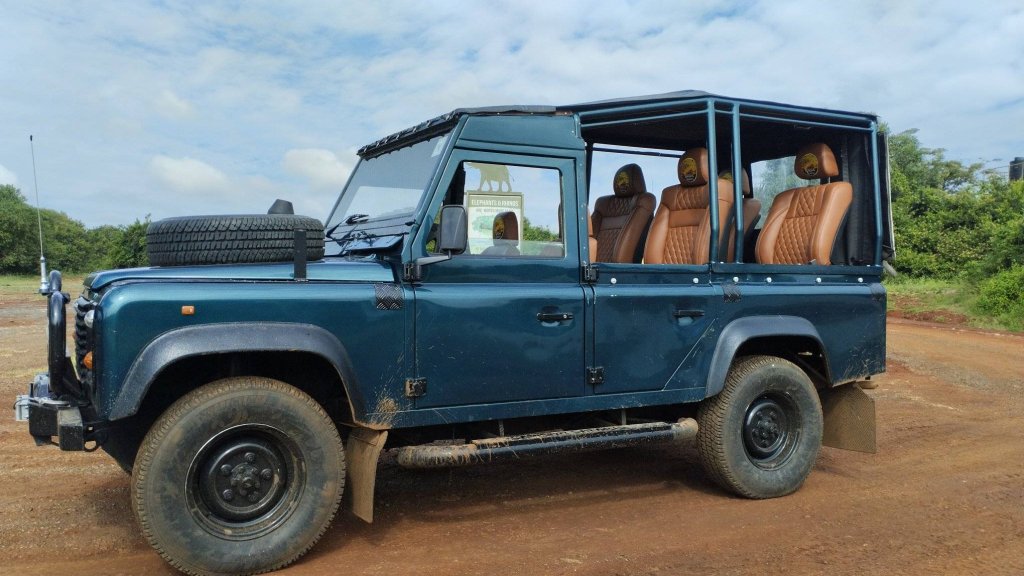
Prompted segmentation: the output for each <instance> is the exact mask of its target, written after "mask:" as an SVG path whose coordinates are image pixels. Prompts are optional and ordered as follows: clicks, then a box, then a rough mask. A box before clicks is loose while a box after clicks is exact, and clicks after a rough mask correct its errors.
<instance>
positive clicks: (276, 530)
mask: <svg viewBox="0 0 1024 576" xmlns="http://www.w3.org/2000/svg"><path fill="white" fill-rule="evenodd" d="M344 486H345V454H344V447H343V445H342V442H341V438H340V437H339V436H338V430H337V428H336V427H335V426H334V423H333V422H332V421H331V420H330V418H329V417H328V416H327V414H326V413H325V412H324V411H323V409H322V408H321V407H320V406H319V405H318V404H317V403H316V401H314V400H313V399H312V398H310V397H309V396H308V395H306V394H305V393H303V392H302V391H300V390H298V389H297V388H294V387H292V386H289V385H287V384H284V383H282V382H278V381H276V380H270V379H267V378H254V377H242V378H229V379H226V380H221V381H218V382H214V383H212V384H209V385H206V386H203V387H201V388H199V389H197V390H194V391H192V392H190V393H189V394H187V395H185V396H184V397H182V398H181V399H179V400H178V401H177V402H175V403H174V404H173V405H172V406H171V407H170V408H169V409H168V410H167V411H166V412H165V413H164V414H163V415H162V416H161V417H160V418H159V419H157V421H156V422H155V423H154V425H153V427H152V428H151V429H150V431H149V433H148V434H147V435H146V437H145V439H144V440H143V441H142V447H141V449H140V450H139V453H138V457H137V458H136V461H135V467H134V470H133V475H132V496H133V502H134V508H135V513H136V516H137V517H138V520H139V524H140V525H141V527H142V531H143V534H144V535H145V536H146V538H147V539H148V540H149V542H150V544H152V545H153V547H154V548H156V550H157V551H158V552H159V553H160V555H161V556H163V557H164V559H166V560H167V561H168V562H170V563H171V564H172V565H173V566H175V567H176V568H178V569H180V570H182V571H183V572H186V573H189V574H196V575H199V574H203V575H205V574H254V573H260V572H266V571H270V570H276V569H278V568H282V567H284V566H286V565H288V564H290V563H292V562H294V561H295V560H296V559H298V558H299V557H300V556H302V555H303V554H304V553H305V552H306V551H307V550H309V549H310V548H311V547H312V546H313V544H315V543H316V541H317V540H319V539H320V536H321V535H323V533H324V531H326V530H327V528H328V526H329V525H330V523H331V520H332V519H333V518H334V514H335V512H336V511H337V509H338V505H339V503H340V502H341V495H342V491H343V490H344Z"/></svg>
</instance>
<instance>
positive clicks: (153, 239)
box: [146, 214, 324, 266]
mask: <svg viewBox="0 0 1024 576" xmlns="http://www.w3.org/2000/svg"><path fill="white" fill-rule="evenodd" d="M296 230H305V231H306V259H307V260H319V259H321V258H323V257H324V225H323V223H322V222H320V221H319V220H317V219H316V218H311V217H309V216H296V215H294V214H246V215H230V216H181V217H177V218H165V219H163V220H158V221H156V222H153V223H152V224H150V225H149V229H147V230H146V252H147V253H148V255H149V263H150V265H151V266H184V265H189V264H241V263H253V262H287V261H291V260H293V259H294V258H295V231H296Z"/></svg>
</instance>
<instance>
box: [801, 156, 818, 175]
mask: <svg viewBox="0 0 1024 576" xmlns="http://www.w3.org/2000/svg"><path fill="white" fill-rule="evenodd" d="M798 166H800V171H801V172H803V173H804V174H806V175H807V176H808V177H809V178H814V177H815V176H817V175H818V157H817V156H815V155H814V154H811V153H810V152H808V153H807V154H804V155H803V156H801V157H800V162H799V164H798Z"/></svg>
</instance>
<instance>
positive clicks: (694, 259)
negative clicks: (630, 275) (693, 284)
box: [644, 148, 733, 264]
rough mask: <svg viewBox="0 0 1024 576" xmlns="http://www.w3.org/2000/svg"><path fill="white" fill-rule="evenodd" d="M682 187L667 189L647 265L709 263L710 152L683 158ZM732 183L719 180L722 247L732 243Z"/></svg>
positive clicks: (704, 150)
mask: <svg viewBox="0 0 1024 576" xmlns="http://www.w3.org/2000/svg"><path fill="white" fill-rule="evenodd" d="M678 173H679V184H677V185H675V186H670V187H668V188H665V190H664V191H662V193H661V203H660V204H659V205H658V212H657V213H656V214H655V215H654V223H653V224H651V231H650V233H649V234H648V236H647V246H646V247H645V248H644V262H645V263H647V264H706V263H707V262H708V250H709V246H710V244H711V211H710V210H709V209H708V205H709V202H710V195H711V189H710V188H711V187H710V186H709V185H708V150H707V148H694V149H693V150H688V151H687V152H686V154H683V156H682V158H680V159H679V165H678ZM732 204H733V188H732V182H729V181H728V180H725V179H723V178H719V179H718V230H719V240H718V242H719V244H718V245H719V246H722V242H723V241H728V226H727V225H726V224H727V222H728V220H729V213H730V212H731V211H732Z"/></svg>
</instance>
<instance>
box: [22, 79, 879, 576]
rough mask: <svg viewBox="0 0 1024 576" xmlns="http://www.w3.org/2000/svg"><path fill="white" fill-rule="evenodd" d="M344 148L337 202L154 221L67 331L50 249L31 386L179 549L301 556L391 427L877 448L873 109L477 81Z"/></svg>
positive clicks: (426, 444) (761, 463)
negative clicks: (41, 342) (563, 93)
mask: <svg viewBox="0 0 1024 576" xmlns="http://www.w3.org/2000/svg"><path fill="white" fill-rule="evenodd" d="M359 156H360V162H359V164H358V166H357V167H356V169H355V170H354V172H353V173H352V175H351V177H350V179H349V181H348V184H347V185H346V186H345V188H344V190H343V191H342V193H341V196H340V197H339V199H338V201H337V204H336V205H335V207H334V209H333V211H332V212H331V214H330V216H329V217H328V219H327V221H326V223H325V224H322V223H321V222H319V221H317V220H315V219H313V218H307V217H302V216H295V215H292V214H290V213H289V212H290V210H289V209H288V206H287V203H277V204H275V207H274V208H273V209H272V210H271V213H270V214H264V215H251V216H203V217H189V218H174V219H169V220H163V221H160V222H156V223H154V224H153V225H152V227H151V229H150V231H149V250H150V255H151V259H152V263H153V264H154V267H151V268H142V269H133V270H110V271H104V272H97V273H95V274H92V275H91V276H89V277H88V278H87V279H86V280H85V289H84V291H83V292H82V294H81V296H80V297H78V298H77V299H75V300H74V301H73V303H72V304H73V305H72V312H71V314H72V319H71V320H70V322H74V325H75V331H74V353H73V360H72V358H68V357H67V355H66V352H65V341H64V334H65V326H66V323H67V322H69V320H66V318H65V310H66V308H67V306H66V304H67V303H68V302H70V301H71V298H70V297H69V296H68V295H67V294H65V293H62V292H61V281H60V274H59V273H56V272H55V273H54V274H52V275H51V280H50V288H49V290H45V292H47V293H48V298H49V337H50V344H49V355H48V373H46V374H40V375H39V376H37V377H36V379H35V381H34V382H33V383H32V385H31V387H30V391H29V394H28V395H25V396H21V397H19V399H18V403H17V410H18V413H19V416H20V417H21V418H23V419H27V420H28V423H29V431H30V433H31V434H32V436H34V437H35V438H36V439H37V440H38V441H39V442H40V443H52V442H53V441H54V439H56V443H57V444H58V445H59V446H60V448H61V449H63V450H83V449H91V448H93V447H97V446H98V447H99V448H102V449H103V450H105V451H106V452H107V453H109V454H110V455H111V456H112V457H113V458H114V459H115V460H116V461H117V462H118V463H119V464H120V465H121V466H122V467H123V468H124V469H125V470H126V471H130V472H131V474H132V484H131V494H132V506H133V508H134V509H135V512H136V514H137V517H138V520H139V523H140V526H141V529H142V532H143V533H144V534H145V536H146V538H148V539H149V541H150V542H151V543H152V544H153V546H154V547H155V548H156V549H157V550H158V551H159V552H160V554H161V555H163V556H164V558H166V559H167V561H168V562H170V563H171V564H173V565H174V566H175V567H177V568H179V569H181V570H183V571H185V572H188V573H192V574H214V573H216V574H222V573H223V574H241V573H253V572H261V571H267V570H272V569H276V568H279V567H282V566H285V565H287V564H289V563H290V562H292V561H294V560H296V559H297V558H298V557H299V556H301V555H302V554H303V553H304V552H306V551H307V550H308V549H309V548H310V547H311V546H313V544H314V543H315V542H316V541H317V540H318V539H319V537H320V536H321V535H322V534H323V533H324V531H325V530H326V529H327V528H328V526H329V525H330V523H331V520H332V518H333V517H334V515H335V512H336V511H337V508H338V506H339V503H340V502H341V500H342V495H343V493H344V492H345V490H346V488H347V489H348V495H347V496H346V499H347V501H348V502H350V503H351V507H352V509H353V511H354V513H355V514H356V515H357V516H359V517H361V518H363V519H365V520H367V521H370V520H371V519H372V515H373V500H374V496H373V494H374V481H375V475H376V470H377V462H378V457H379V456H380V454H381V451H382V450H384V449H389V450H392V451H393V456H394V458H395V460H396V461H397V462H398V463H399V464H401V465H403V466H409V467H438V466H454V465H463V464H470V463H479V462H489V461H494V460H499V459H506V458H519V457H523V456H526V455H529V454H533V453H560V452H564V451H571V450H580V449H587V448H602V447H612V446H615V447H619V446H626V445H635V444H646V443H653V442H694V441H695V442H696V446H697V448H698V453H699V455H700V461H701V464H702V465H703V467H704V469H705V470H706V471H707V477H708V480H709V481H713V482H715V483H717V484H718V485H720V486H721V487H722V488H724V489H726V490H728V491H731V492H734V493H736V494H740V495H742V496H746V497H749V498H771V497H776V496H783V495H785V494H789V493H791V492H793V491H794V490H796V489H798V488H799V487H800V486H801V484H802V483H803V481H804V479H805V478H806V477H807V475H808V474H809V472H810V470H811V468H812V467H813V465H814V462H815V458H816V456H817V454H818V451H819V448H820V446H821V445H822V443H824V444H826V445H831V446H836V447H840V448H847V449H856V450H863V451H873V450H874V445H875V438H874V433H875V423H874V405H873V403H872V401H871V400H870V398H868V397H867V395H866V394H864V393H863V392H862V391H861V390H860V388H859V387H858V386H855V385H854V384H855V383H857V382H858V381H863V380H865V379H869V378H871V376H872V375H874V374H878V373H880V372H883V371H884V370H885V306H886V294H885V290H884V289H883V287H882V285H881V283H880V280H881V274H882V266H883V262H884V261H885V259H887V258H888V257H890V256H891V250H892V248H891V246H892V242H891V225H890V222H889V216H888V214H889V202H888V183H887V174H888V168H887V163H886V158H887V153H886V148H885V140H884V136H883V135H882V134H880V132H879V125H878V120H877V118H876V117H875V116H873V115H871V114H861V113H851V112H839V111H831V110H822V109H817V108H807V107H801V106H790V105H783V104H775V103H769V102H759V101H751V100H743V99H736V98H725V97H719V96H714V95H710V94H706V93H702V92H692V91H688V92H677V93H671V94H663V95H658V96H645V97H635V98H625V99H620V100H610V101H604V102H594V103H587V104H579V105H571V106H558V107H549V106H508V107H494V108H475V109H460V110H455V111H453V112H451V113H449V114H445V115H444V116H440V117H437V118H434V119H431V120H428V121H426V122H423V123H422V124H420V125H418V126H415V127H413V128H410V129H408V130H405V131H402V132H399V133H397V134H393V135H391V136H388V137H386V138H383V139H381V140H379V141H377V142H374V143H372V144H370V145H368V146H366V147H364V148H362V149H361V150H360V151H359ZM737 175H738V176H737ZM453 438H456V439H458V440H455V441H453V440H452V439H453Z"/></svg>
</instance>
